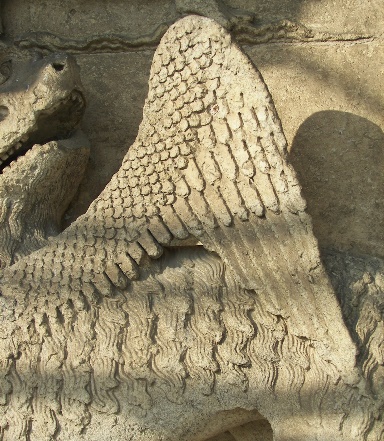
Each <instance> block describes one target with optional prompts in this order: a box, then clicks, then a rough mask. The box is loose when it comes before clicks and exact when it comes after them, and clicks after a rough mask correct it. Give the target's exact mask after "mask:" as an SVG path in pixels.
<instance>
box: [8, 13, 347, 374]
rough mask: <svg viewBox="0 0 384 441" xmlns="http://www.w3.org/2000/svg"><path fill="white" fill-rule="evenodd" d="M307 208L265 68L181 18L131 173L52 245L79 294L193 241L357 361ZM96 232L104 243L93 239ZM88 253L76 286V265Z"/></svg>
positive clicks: (121, 279)
mask: <svg viewBox="0 0 384 441" xmlns="http://www.w3.org/2000/svg"><path fill="white" fill-rule="evenodd" d="M186 29H188V32H187V31H186ZM304 209H305V201H304V200H303V198H302V197H301V194H300V186H299V184H298V182H297V179H296V176H295V173H294V170H293V168H292V167H291V166H290V165H289V164H288V162H287V152H286V141H285V137H284V134H283V131H282V128H281V124H280V121H279V118H278V116H277V114H276V111H275V109H274V105H273V102H272V98H271V96H270V94H269V92H268V90H267V88H266V86H265V84H264V82H263V80H262V78H261V76H260V74H259V73H258V72H257V70H256V69H255V67H254V66H253V65H252V63H251V62H250V61H249V60H248V59H247V57H246V56H245V55H244V54H243V53H242V52H241V51H240V49H239V48H238V47H237V46H236V44H235V43H233V42H232V41H231V37H230V35H229V34H228V33H227V32H226V31H225V30H224V29H222V28H221V27H220V26H219V25H217V24H216V23H214V22H213V21H211V20H209V19H206V18H202V17H193V16H192V17H187V18H185V19H183V20H181V21H180V22H178V23H176V24H175V25H173V26H172V27H171V28H170V29H169V31H168V32H167V33H166V34H165V36H164V37H163V39H162V41H161V43H160V45H159V47H158V49H157V51H156V53H155V56H154V61H153V64H152V68H151V74H150V81H149V92H148V98H147V100H146V103H145V106H144V112H143V121H142V123H141V125H140V128H139V133H138V136H137V138H136V141H135V143H134V144H133V145H132V146H131V148H130V149H129V152H128V154H127V155H126V157H125V159H124V162H123V164H122V167H121V169H120V170H119V171H118V173H117V174H116V175H115V176H114V177H113V178H112V180H111V182H110V184H108V186H107V187H106V189H105V190H104V191H103V193H102V194H101V195H100V197H99V198H98V199H97V200H96V201H95V202H94V203H93V204H92V205H91V207H90V208H89V210H88V212H87V213H86V214H85V215H84V216H83V217H81V218H80V219H79V220H78V221H77V222H76V223H75V224H74V225H73V226H71V227H70V228H69V229H67V230H66V232H65V233H64V234H63V235H61V236H60V237H59V238H58V239H56V241H54V244H53V245H52V246H51V248H54V249H55V250H56V251H57V253H58V254H60V258H61V259H62V261H65V263H66V265H65V267H63V268H62V269H61V273H60V274H61V275H60V277H61V278H62V279H65V280H67V285H68V286H67V289H74V287H75V286H78V285H79V283H80V282H84V281H89V282H90V283H92V285H95V286H96V288H97V289H99V291H101V292H103V293H104V292H108V293H109V292H110V286H109V285H110V283H112V284H113V285H115V286H117V287H120V288H121V287H123V286H125V285H126V280H125V278H126V277H128V278H131V277H137V273H138V269H140V266H141V264H142V261H143V258H144V257H145V256H147V255H148V256H150V257H151V258H157V257H159V256H160V255H161V253H162V246H163V245H170V244H172V243H173V240H175V239H176V240H186V239H187V238H188V237H190V236H193V238H194V239H195V240H196V241H200V242H201V243H202V244H203V246H205V247H206V248H207V249H209V250H212V251H215V252H216V253H217V254H218V255H219V256H220V257H221V258H222V259H223V260H224V261H225V262H226V264H227V266H228V268H229V269H230V270H231V271H233V274H234V276H235V277H236V278H237V279H238V280H239V281H240V282H241V283H242V284H243V286H245V287H246V288H247V289H253V290H255V291H256V294H257V295H258V296H260V298H262V299H264V302H266V304H268V305H269V309H270V310H271V311H272V312H273V313H274V314H276V315H281V316H283V317H284V319H285V320H286V323H287V326H289V327H290V330H291V332H292V333H294V334H296V335H298V336H301V337H305V338H310V339H313V340H316V341H320V342H321V343H322V344H323V345H325V346H327V347H328V348H330V349H331V351H330V353H334V354H337V357H335V360H336V359H338V360H339V361H338V362H337V363H338V364H340V363H348V364H349V365H351V364H353V363H354V356H355V350H354V347H353V344H352V341H351V339H350V337H349V335H348V334H347V331H346V328H345V326H344V324H343V321H342V317H341V312H340V309H339V306H338V304H337V302H336V298H335V295H334V293H333V290H332V288H331V285H330V283H329V281H328V278H327V276H326V274H325V271H324V269H323V266H322V264H321V261H320V257H319V253H318V249H317V244H316V240H315V238H314V236H313V233H312V228H311V221H310V219H309V217H308V215H307V214H306V213H305V212H304ZM95 237H96V238H99V239H98V240H99V243H98V245H95V244H93V245H92V244H90V242H91V241H92V239H94V238H95ZM70 244H72V245H70ZM49 252H50V248H49V247H48V248H47V249H44V250H41V251H39V252H38V253H36V254H34V256H33V257H31V259H30V260H29V261H28V265H27V269H26V270H25V273H26V277H25V279H24V280H23V281H22V282H20V283H21V285H22V286H23V287H24V289H25V292H27V291H28V290H36V289H38V288H37V287H38V285H39V283H40V280H37V279H39V277H38V276H37V273H36V274H35V278H33V277H32V276H31V274H33V270H32V271H31V270H30V268H35V266H36V265H39V261H41V260H44V256H46V255H47V253H49ZM79 259H80V261H83V262H84V265H83V269H82V272H81V274H79V276H78V277H77V279H78V280H77V281H76V283H75V281H74V280H73V279H74V278H73V274H74V269H73V267H72V266H71V265H72V264H71V262H78V261H79ZM40 264H41V263H40ZM73 265H75V263H74V264H73ZM17 271H18V266H17V265H15V266H14V267H12V268H11V269H10V270H9V271H8V274H7V277H8V280H11V279H12V274H14V273H16V272H17ZM67 273H68V274H71V277H69V276H68V274H67ZM85 273H88V274H85ZM79 280H80V282H79ZM71 281H72V282H71ZM18 283H19V282H18ZM20 283H19V285H20ZM71 283H72V285H71ZM84 283H87V282H84ZM87 290H89V286H87ZM19 292H20V290H19ZM340 341H343V344H342V345H340V343H339V342H340ZM332 351H333V352H332ZM340 360H341V361H340Z"/></svg>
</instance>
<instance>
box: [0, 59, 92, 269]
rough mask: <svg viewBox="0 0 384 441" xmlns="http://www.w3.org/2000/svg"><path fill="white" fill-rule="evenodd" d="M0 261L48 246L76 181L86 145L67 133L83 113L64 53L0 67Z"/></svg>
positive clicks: (74, 74) (76, 81) (8, 61)
mask: <svg viewBox="0 0 384 441" xmlns="http://www.w3.org/2000/svg"><path fill="white" fill-rule="evenodd" d="M0 83H1V84H0V133H1V138H0V167H1V175H0V259H1V262H2V265H3V266H4V265H9V264H11V263H13V262H14V261H15V260H18V259H19V258H20V257H23V256H24V255H26V254H29V253H30V252H31V251H33V250H35V249H37V248H41V247H42V246H43V245H45V244H46V241H47V238H48V237H49V236H52V235H56V234H58V232H59V231H60V221H61V217H62V215H63V213H64V211H65V210H66V208H67V206H68V204H69V202H70V201H71V200H72V198H73V196H74V193H75V192H76V190H77V187H78V184H79V183H80V181H81V179H82V176H83V172H84V170H85V166H86V163H87V158H88V150H89V148H88V145H87V141H86V140H85V139H84V136H82V135H81V134H80V133H76V134H74V135H73V136H72V137H71V138H70V139H65V140H60V139H64V138H68V137H69V135H71V134H72V133H73V132H74V130H75V128H76V127H77V125H78V123H79V122H80V119H81V117H82V114H83V109H84V98H83V94H82V86H81V84H80V80H79V75H78V68H77V66H76V65H75V63H74V61H73V60H72V59H70V58H68V57H66V56H63V55H56V56H51V57H46V58H42V59H34V60H28V61H21V60H18V59H17V58H15V59H13V60H12V58H8V57H5V59H4V60H3V61H2V64H1V66H0Z"/></svg>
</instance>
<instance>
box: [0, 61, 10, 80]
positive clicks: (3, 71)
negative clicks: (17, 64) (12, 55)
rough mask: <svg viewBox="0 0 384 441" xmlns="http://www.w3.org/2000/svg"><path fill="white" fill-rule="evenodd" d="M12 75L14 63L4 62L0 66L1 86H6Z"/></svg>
mask: <svg viewBox="0 0 384 441" xmlns="http://www.w3.org/2000/svg"><path fill="white" fill-rule="evenodd" d="M11 74H12V61H11V60H7V61H4V63H2V64H1V65H0V84H4V83H5V82H6V81H7V80H8V78H9V77H10V76H11Z"/></svg>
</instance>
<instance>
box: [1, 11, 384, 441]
mask: <svg viewBox="0 0 384 441" xmlns="http://www.w3.org/2000/svg"><path fill="white" fill-rule="evenodd" d="M197 243H200V244H202V246H200V245H197ZM186 245H188V246H189V247H186ZM329 259H330V260H329V261H330V267H332V265H333V269H334V271H333V272H334V274H335V278H334V284H335V286H337V283H338V281H339V279H343V278H344V279H343V283H339V285H340V287H339V288H338V292H339V294H340V297H341V299H342V301H341V303H342V305H343V311H344V317H343V315H342V311H341V310H340V307H339V304H338V302H337V299H336V295H335V292H334V289H333V287H332V285H331V283H330V281H329V279H328V276H327V274H326V271H325V268H324V266H323V264H322V261H321V259H320V255H319V251H318V247H317V243H316V239H315V238H314V236H313V233H312V228H311V220H310V218H309V216H308V215H307V214H306V213H305V202H304V200H303V198H302V197H301V195H300V186H299V184H298V181H297V179H296V176H295V172H294V170H293V168H292V167H291V166H290V165H289V163H288V162H287V158H286V141H285V138H284V135H283V132H282V129H281V125H280V121H279V118H278V116H277V114H276V111H275V109H274V105H273V102H272V99H271V97H270V95H269V92H268V90H267V88H266V86H265V85H264V82H263V80H262V78H261V76H260V74H259V73H258V72H257V71H256V70H255V68H254V67H253V66H252V64H251V63H250V62H249V60H248V59H247V58H246V57H245V56H244V55H243V54H242V52H241V51H240V50H239V48H238V47H237V46H236V45H235V44H234V43H233V42H232V40H231V37H230V35H229V34H228V33H227V32H226V31H225V30H224V29H223V28H221V27H220V26H219V25H217V24H216V23H215V22H213V21H211V20H208V19H204V18H199V17H187V18H185V19H183V20H182V21H180V22H178V23H177V24H175V25H174V26H172V27H171V28H170V30H169V31H168V32H167V33H166V35H165V36H164V37H163V39H162V41H161V43H160V45H159V47H158V49H157V51H156V54H155V57H154V60H153V64H152V69H151V77H150V83H149V93H148V98H147V101H146V104H145V107H144V114H143V121H142V124H141V126H140V129H139V134H138V136H137V139H136V141H135V143H134V144H133V145H132V146H131V147H130V149H129V152H128V153H127V156H126V157H125V159H124V161H123V164H122V167H121V169H120V170H119V171H118V172H117V173H116V175H115V176H114V177H113V178H112V180H111V182H110V183H109V184H108V186H107V187H106V189H105V190H104V191H103V192H102V193H101V195H100V196H99V197H98V198H97V199H96V200H95V201H94V203H93V204H92V205H91V206H90V208H89V210H88V211H87V213H86V214H85V215H83V216H82V217H80V218H79V219H78V220H77V221H76V222H75V223H74V224H72V225H71V226H70V227H69V228H68V229H67V230H66V231H65V232H63V233H62V234H61V235H59V236H58V237H57V238H55V239H52V240H51V241H50V242H49V243H48V244H47V245H46V246H45V247H44V248H42V249H41V250H39V251H37V252H35V253H33V254H32V255H30V256H28V257H27V258H25V259H22V260H20V261H19V262H18V263H16V264H14V265H12V266H10V267H9V268H8V269H7V270H6V271H5V278H4V280H3V283H2V286H1V289H2V293H3V297H1V298H0V299H1V303H2V308H3V311H4V312H3V323H2V335H3V336H4V338H3V339H1V340H0V344H1V354H2V358H1V359H2V362H3V366H2V371H1V374H2V377H1V388H0V390H1V392H2V397H1V400H0V404H1V408H0V412H1V419H0V427H1V433H2V436H3V439H4V440H18V439H20V440H24V439H25V440H27V439H28V440H50V439H57V440H61V441H64V440H87V441H88V440H89V441H90V440H92V441H98V440H100V441H101V440H108V439H132V440H137V441H139V440H142V441H144V440H147V441H149V440H158V441H160V440H170V441H176V440H185V441H187V440H189V441H198V440H203V439H206V438H208V437H212V436H215V435H217V434H218V433H220V432H223V431H226V430H232V436H233V437H234V438H235V439H238V438H239V437H241V436H242V435H241V433H242V432H241V429H240V428H238V429H237V430H236V429H234V428H235V427H236V426H239V425H241V424H245V423H249V422H250V421H251V422H252V421H257V420H260V419H261V415H263V416H264V417H265V418H267V419H268V420H269V422H270V423H271V426H272V429H273V431H274V437H275V439H276V440H293V439H295V440H302V441H304V440H308V439H318V440H324V441H325V440H331V439H332V440H340V441H341V440H350V439H357V440H365V439H368V438H367V437H368V435H369V436H370V437H371V438H370V439H375V437H376V439H380V436H381V433H382V422H381V419H380V415H381V407H382V403H383V401H382V398H381V395H380V384H381V382H382V378H383V377H382V371H381V365H382V364H383V357H382V353H381V341H382V329H381V324H382V315H381V311H382V299H383V298H384V297H383V293H382V278H383V276H382V275H383V265H382V262H380V261H375V262H374V264H368V263H363V264H362V265H363V266H364V265H367V268H368V269H360V267H359V266H358V264H356V265H355V266H353V265H352V266H353V268H355V267H356V268H358V270H356V271H355V270H350V267H348V265H347V266H343V262H345V256H341V257H337V256H336V257H335V256H334V257H332V258H329ZM332 259H333V260H332ZM361 272H362V273H363V274H362V275H361ZM365 273H366V274H365ZM367 274H368V275H367ZM349 285H350V286H351V288H349ZM345 287H347V288H345ZM349 292H351V293H352V295H350V296H349V294H348V293H349ZM349 298H351V300H349ZM351 308H352V309H353V311H354V312H353V313H351V311H350V309H351ZM347 326H348V328H349V331H348V328H347ZM349 332H350V333H351V335H349ZM358 350H359V351H360V352H359V356H358V358H357V361H356V354H357V351H358ZM252 424H254V423H252ZM252 427H254V426H252ZM249 430H253V429H249ZM247 433H250V432H247Z"/></svg>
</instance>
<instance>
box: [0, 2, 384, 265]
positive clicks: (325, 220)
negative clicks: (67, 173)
mask: <svg viewBox="0 0 384 441" xmlns="http://www.w3.org/2000/svg"><path fill="white" fill-rule="evenodd" d="M187 12H193V13H199V14H202V15H208V16H211V17H212V18H214V19H216V20H217V21H219V23H221V24H225V25H226V26H227V27H228V28H230V29H232V32H233V33H234V35H235V36H236V38H237V39H238V40H239V41H240V42H241V43H242V44H244V45H245V46H244V48H245V50H246V52H247V53H248V54H249V55H250V57H251V59H252V60H253V61H254V63H255V64H256V65H257V66H258V68H259V69H260V71H261V73H262V74H263V76H264V78H265V80H266V82H267V84H268V87H269V88H270V90H271V92H272V96H273V98H274V100H275V103H276V107H277V110H278V112H279V115H280V117H281V119H282V123H283V128H284V131H285V133H286V136H287V139H288V143H289V148H291V145H292V143H293V140H294V138H295V135H296V133H297V132H298V131H299V129H300V132H301V136H299V137H298V138H296V140H295V143H294V151H293V155H294V159H293V161H294V164H295V167H296V168H297V170H298V173H299V176H300V179H301V181H302V184H303V186H304V193H305V196H306V198H307V200H308V202H309V211H310V213H311V214H312V215H313V217H314V223H315V229H316V234H317V237H318V239H319V241H320V244H321V245H322V246H326V247H336V248H338V249H344V250H350V251H352V252H357V253H361V252H363V253H365V252H368V251H371V252H374V253H375V254H377V255H381V256H382V255H383V253H384V251H383V240H382V239H383V236H382V234H383V233H382V231H383V228H382V226H383V224H382V222H383V217H382V214H381V213H382V212H383V211H382V204H383V198H382V197H379V198H376V197H372V198H368V199H369V202H368V201H365V202H364V203H363V202H362V201H361V202H362V203H360V201H359V202H358V203H357V204H355V205H356V206H359V207H362V206H364V209H362V210H359V208H356V209H354V208H352V207H351V208H350V209H349V210H348V209H346V207H345V204H344V202H343V200H344V197H345V192H344V191H343V188H342V187H341V188H340V189H339V185H341V186H343V185H345V184H342V183H345V182H348V183H349V187H350V188H351V189H359V188H360V187H361V180H360V175H361V173H357V172H356V173H353V175H352V173H351V168H350V167H344V168H342V167H340V169H339V170H338V172H339V173H341V175H340V179H337V180H336V179H333V178H332V173H333V172H332V171H331V170H332V163H334V161H333V159H331V158H329V163H328V162H327V157H328V155H325V157H326V159H325V162H324V161H323V163H322V166H321V170H322V173H321V176H320V174H319V173H317V175H318V176H317V177H314V178H313V179H312V180H311V175H312V173H306V170H308V169H310V168H311V167H312V168H316V166H314V165H313V160H314V157H316V158H317V160H319V157H320V156H321V155H322V153H321V149H320V148H319V146H320V145H321V144H322V142H323V138H324V137H325V136H324V133H322V132H321V133H319V131H317V130H316V128H314V127H313V120H309V121H307V122H306V120H307V119H308V118H310V117H311V115H313V114H314V113H316V112H319V111H333V110H337V111H340V112H344V113H345V115H344V116H343V115H342V114H340V115H339V117H338V118H337V124H334V126H333V131H332V132H331V133H327V134H326V140H324V142H327V143H328V145H333V146H334V147H333V148H334V149H336V151H337V152H338V154H339V155H342V156H343V158H346V160H347V162H348V164H350V163H351V162H353V163H354V164H355V165H356V167H359V165H358V163H356V161H355V156H354V155H353V153H351V149H350V148H348V146H350V145H352V144H353V145H356V146H366V149H368V150H371V149H375V148H377V149H379V150H380V151H382V148H383V147H382V146H383V143H382V142H380V139H379V140H377V136H376V134H375V133H376V129H375V128H374V127H375V126H374V125H375V124H376V125H377V126H378V129H379V130H380V129H382V127H383V125H384V122H383V112H382V108H383V88H382V86H381V85H382V83H383V67H382V66H383V65H384V63H383V61H384V60H383V55H382V54H383V50H382V49H383V39H382V33H383V31H382V29H383V21H384V19H383V14H384V12H383V8H382V2H381V0H375V1H373V0H371V1H368V0H366V1H358V0H354V1H348V2H345V1H343V0H338V1H331V0H322V1H316V2H314V1H311V2H310V1H297V0H294V1H293V0H284V1H258V2H254V1H249V0H231V1H229V0H226V1H219V2H215V1H212V0H211V1H204V2H197V1H193V2H190V1H187V0H180V1H176V2H173V1H171V0H162V1H157V2H152V1H137V0H130V1H129V2H126V1H113V2H102V1H85V2H81V4H79V2H77V1H72V0H71V1H66V2H63V1H61V0H50V1H46V2H36V1H34V0H12V1H11V0H9V1H8V0H4V2H3V9H2V14H3V21H4V27H5V36H6V37H7V38H10V39H11V40H15V41H20V44H21V45H22V46H27V47H30V48H31V49H33V48H35V49H39V50H47V51H49V50H51V51H67V52H72V53H76V54H79V56H78V63H79V64H80V66H81V68H82V76H83V81H84V84H85V88H86V94H87V96H89V97H90V99H89V107H88V111H87V113H86V115H85V131H86V133H87V135H88V137H89V138H90V139H91V141H92V146H93V148H92V153H91V162H90V166H89V168H88V171H87V179H86V180H85V181H84V183H83V185H82V187H81V192H80V193H79V196H78V199H77V200H76V201H75V202H74V204H73V206H72V208H71V210H70V212H69V213H68V221H72V220H73V219H74V218H75V217H76V216H77V215H78V214H80V213H82V212H84V211H85V210H86V208H87V206H88V205H89V203H90V202H91V201H92V200H93V199H94V197H95V196H96V195H97V194H98V193H100V191H101V190H102V189H103V188H104V185H105V184H106V183H107V182H108V180H109V178H110V176H111V175H112V174H113V172H115V171H116V170H117V169H118V167H119V163H120V161H121V159H122V157H123V156H124V148H123V147H122V146H123V145H124V142H125V141H127V142H128V144H130V143H131V142H133V140H134V138H135V136H136V133H137V129H138V125H139V122H140V119H141V112H142V106H143V103H144V98H145V95H146V90H147V89H146V84H147V81H148V75H149V67H150V63H151V59H152V57H153V50H154V48H155V46H156V44H158V42H159V40H160V37H161V35H162V34H163V33H164V32H165V30H166V29H167V27H168V26H169V24H170V23H172V22H174V21H175V20H176V19H177V18H178V17H180V16H181V15H182V14H186V13H187ZM42 33H45V34H42ZM152 48H153V49H152ZM91 54H92V55H91ZM132 104H133V105H132ZM350 114H352V115H350ZM353 115H355V116H358V117H361V118H365V119H366V120H367V124H369V123H373V124H372V125H371V126H370V127H371V129H372V130H373V136H371V131H370V130H369V131H368V132H366V131H359V133H358V134H357V133H348V131H346V130H345V127H346V126H348V124H349V121H350V118H351V117H353ZM106 121H108V124H106ZM334 123H335V121H334ZM340 132H343V138H342V139H340V135H339V133H340ZM379 138H380V137H379ZM375 146H376V147H375ZM358 149H359V147H356V149H355V150H353V152H354V153H356V150H358ZM359 156H360V157H361V156H364V153H363V152H362V154H361V155H359ZM379 156H380V155H379ZM107 158H108V159H107ZM382 161H383V159H382V157H381V158H380V157H379V158H376V160H375V161H374V163H367V165H366V167H368V168H365V170H366V171H365V174H368V175H372V174H373V175H377V174H379V173H380V172H379V170H381V169H382V168H383V162H382ZM318 169H320V167H318ZM304 175H305V177H304ZM330 182H332V193H333V194H336V195H337V196H336V198H334V200H333V202H332V203H329V202H328V200H327V197H328V196H327V194H328V191H329V188H328V187H327V185H328V186H329V183H330ZM365 184H366V185H367V191H369V188H368V184H367V182H365ZM377 185H378V184H377V183H374V184H373V187H375V186H376V188H379V187H378V186H377ZM318 188H320V191H318V190H317V189H318ZM372 191H373V192H375V188H372ZM380 192H381V191H380ZM381 193H382V192H381ZM323 195H325V196H323ZM313 197H314V199H313V200H312V198H313ZM364 199H366V198H364ZM348 205H350V204H348ZM320 213H326V216H324V215H321V214H320ZM367 219H369V220H370V222H371V225H370V228H366V229H365V231H362V229H363V228H361V227H360V226H362V225H364V224H365V222H366V220H367ZM354 223H356V226H353V227H351V226H352V224H354ZM330 224H334V225H335V228H334V230H333V232H332V234H330V227H329V225H330ZM368 231H369V237H368ZM352 232H353V234H351V233H352ZM352 236H353V237H352Z"/></svg>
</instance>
